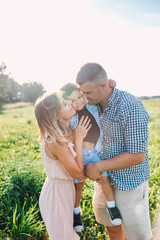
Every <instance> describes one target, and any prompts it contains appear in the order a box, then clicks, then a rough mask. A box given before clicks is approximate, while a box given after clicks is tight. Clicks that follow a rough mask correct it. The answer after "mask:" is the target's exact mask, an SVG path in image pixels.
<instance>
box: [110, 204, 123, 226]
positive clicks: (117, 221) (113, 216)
mask: <svg viewBox="0 0 160 240" xmlns="http://www.w3.org/2000/svg"><path fill="white" fill-rule="evenodd" d="M106 210H107V212H108V213H109V217H110V221H111V223H112V224H113V225H121V223H122V217H121V214H120V211H119V209H118V208H117V207H112V208H108V207H107V208H106Z"/></svg>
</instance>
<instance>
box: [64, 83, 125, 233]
mask: <svg viewBox="0 0 160 240" xmlns="http://www.w3.org/2000/svg"><path fill="white" fill-rule="evenodd" d="M113 83H114V82H113ZM111 84H112V82H110V85H111ZM61 91H62V92H63V97H64V98H65V99H69V100H71V101H72V104H73V107H74V109H75V110H76V112H77V113H76V115H74V116H73V117H72V118H71V121H70V125H71V128H72V129H74V128H75V127H76V126H77V124H78V121H79V119H80V118H81V116H88V117H89V119H91V124H92V127H91V129H90V131H89V132H88V134H87V136H86V137H85V138H84V140H83V161H84V165H86V164H87V163H89V162H98V161H102V160H101V159H100V157H99V155H98V153H99V151H100V149H101V142H102V133H101V129H100V123H99V114H98V107H97V106H96V105H89V104H86V101H85V99H84V96H83V95H82V94H81V92H80V90H79V89H78V87H77V85H75V84H72V83H68V84H66V85H64V86H63V87H62V88H61ZM102 179H103V181H102V183H101V186H102V189H103V192H104V195H105V197H106V201H107V208H106V210H107V211H108V212H109V215H110V220H111V222H112V224H114V225H120V224H121V215H120V212H119V210H118V208H117V207H116V205H115V200H114V193H113V189H112V187H111V185H110V181H109V177H108V172H103V177H102ZM74 183H75V187H76V201H75V208H74V227H75V230H76V231H77V232H79V231H82V229H83V223H82V219H81V213H80V199H81V193H82V189H83V186H84V181H79V180H74Z"/></svg>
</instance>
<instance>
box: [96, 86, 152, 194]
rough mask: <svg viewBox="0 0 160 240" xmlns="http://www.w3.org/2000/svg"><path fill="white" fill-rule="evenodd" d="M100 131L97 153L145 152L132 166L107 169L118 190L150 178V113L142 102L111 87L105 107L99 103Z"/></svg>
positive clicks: (112, 155) (107, 157) (112, 182)
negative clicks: (101, 133)
mask: <svg viewBox="0 0 160 240" xmlns="http://www.w3.org/2000/svg"><path fill="white" fill-rule="evenodd" d="M99 115H100V123H101V128H102V132H103V140H102V149H101V151H100V157H101V158H102V159H103V160H104V159H110V158H113V157H115V156H117V155H119V154H121V153H124V152H130V153H139V152H146V155H145V161H144V162H143V163H141V164H138V165H136V166H133V167H129V168H125V169H121V170H115V171H109V177H110V182H111V184H112V185H117V187H118V188H119V190H122V191H126V190H131V189H134V188H136V187H138V186H139V185H140V184H141V183H143V182H144V181H146V180H148V179H149V175H150V171H149V159H148V120H149V114H148V113H147V111H146V110H145V108H144V106H143V104H142V103H141V101H140V100H138V99H137V98H136V97H134V96H133V95H131V94H129V93H127V92H124V91H120V90H118V89H116V88H114V90H113V93H112V95H111V97H110V98H109V101H108V106H107V108H106V109H105V110H104V111H103V112H102V111H101V109H100V107H99Z"/></svg>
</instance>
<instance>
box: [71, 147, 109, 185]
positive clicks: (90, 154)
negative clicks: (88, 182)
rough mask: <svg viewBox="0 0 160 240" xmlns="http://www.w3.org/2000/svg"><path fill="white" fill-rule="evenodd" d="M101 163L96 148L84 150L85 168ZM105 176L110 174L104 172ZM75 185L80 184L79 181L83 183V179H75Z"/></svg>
mask: <svg viewBox="0 0 160 240" xmlns="http://www.w3.org/2000/svg"><path fill="white" fill-rule="evenodd" d="M99 161H103V160H102V159H101V158H100V157H99V154H98V152H97V151H96V150H95V148H89V149H86V148H84V149H83V163H84V166H85V165H86V164H88V163H96V162H99ZM103 176H108V172H107V171H104V172H103ZM73 181H74V183H78V182H79V181H82V180H81V179H73Z"/></svg>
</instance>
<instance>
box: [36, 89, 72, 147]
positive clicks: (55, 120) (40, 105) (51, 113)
mask: <svg viewBox="0 0 160 240" xmlns="http://www.w3.org/2000/svg"><path fill="white" fill-rule="evenodd" d="M59 96H60V93H56V92H55V93H52V94H50V95H44V96H42V97H41V98H39V99H38V100H37V101H36V103H35V116H36V119H37V122H38V126H39V129H40V137H39V142H40V143H41V142H42V140H43V139H46V138H47V139H46V140H49V141H52V142H54V143H56V144H58V145H62V144H68V143H69V138H70V137H71V136H70V134H69V130H68V129H67V127H66V126H65V125H64V124H63V122H62V118H61V116H60V111H61V108H62V105H61V102H60V99H59Z"/></svg>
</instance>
